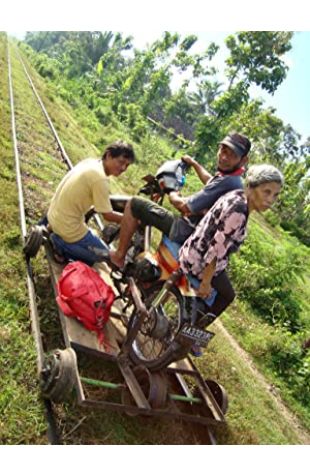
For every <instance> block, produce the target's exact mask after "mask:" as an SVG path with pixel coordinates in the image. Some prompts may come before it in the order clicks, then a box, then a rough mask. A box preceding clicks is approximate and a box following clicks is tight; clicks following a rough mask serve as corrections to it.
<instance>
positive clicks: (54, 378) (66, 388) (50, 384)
mask: <svg viewBox="0 0 310 475" xmlns="http://www.w3.org/2000/svg"><path fill="white" fill-rule="evenodd" d="M75 381H76V354H75V352H74V350H73V349H72V348H67V349H65V350H54V351H53V352H52V353H51V354H50V355H48V356H46V358H45V360H44V362H43V368H42V371H41V375H40V387H41V392H42V395H43V396H44V397H45V398H46V399H50V400H51V401H53V402H56V403H59V402H63V401H65V400H66V399H67V398H68V397H69V396H70V394H71V392H72V389H73V387H74V384H75Z"/></svg>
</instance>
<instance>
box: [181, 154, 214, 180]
mask: <svg viewBox="0 0 310 475" xmlns="http://www.w3.org/2000/svg"><path fill="white" fill-rule="evenodd" d="M181 160H183V162H185V163H187V164H188V165H189V166H191V167H193V168H194V170H195V172H196V173H197V175H198V177H199V179H200V181H201V182H202V183H203V184H204V185H206V184H207V183H208V181H209V180H210V179H211V178H212V175H211V174H210V173H209V172H207V170H206V169H205V168H204V167H203V166H202V165H200V163H198V162H196V160H195V159H194V158H192V157H190V156H189V155H184V157H181Z"/></svg>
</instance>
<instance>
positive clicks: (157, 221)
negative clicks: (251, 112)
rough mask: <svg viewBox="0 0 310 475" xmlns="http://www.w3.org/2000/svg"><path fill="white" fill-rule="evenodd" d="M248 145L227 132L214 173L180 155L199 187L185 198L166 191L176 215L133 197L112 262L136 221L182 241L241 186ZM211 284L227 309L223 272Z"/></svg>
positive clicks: (120, 257)
mask: <svg viewBox="0 0 310 475" xmlns="http://www.w3.org/2000/svg"><path fill="white" fill-rule="evenodd" d="M250 148H251V142H250V141H249V139H248V138H247V137H245V136H244V135H241V134H239V133H236V132H232V133H230V134H229V135H227V136H226V137H225V138H224V140H222V141H221V142H220V144H219V149H218V152H217V173H216V174H215V176H212V175H211V174H210V173H208V172H207V170H206V169H205V168H204V167H203V166H202V165H200V164H199V163H198V162H196V161H195V160H194V159H193V158H192V157H190V156H188V155H186V156H184V157H182V160H183V161H185V162H186V163H187V164H188V165H190V166H192V167H193V168H194V170H195V171H196V173H197V175H198V177H199V178H200V180H201V182H202V183H203V184H204V185H205V186H204V187H203V189H202V190H200V191H198V192H197V193H195V194H193V195H191V196H188V197H185V198H184V197H181V196H180V194H179V192H176V191H172V192H171V193H170V194H169V200H170V202H171V204H172V205H173V206H174V207H175V208H176V209H177V210H178V211H180V212H181V214H182V216H175V215H174V214H173V213H171V212H170V211H168V210H166V209H165V208H163V207H162V206H159V205H158V204H156V203H154V202H153V201H150V200H147V199H145V198H141V197H137V196H134V197H133V198H132V199H131V200H130V201H129V202H128V204H127V205H126V208H125V213H124V216H123V219H122V222H121V231H120V240H119V245H118V248H117V249H116V251H111V252H110V257H111V261H112V262H113V264H115V265H117V266H118V267H122V266H123V264H124V259H125V255H126V252H127V249H128V247H129V244H130V240H131V237H132V236H133V234H134V232H135V231H136V229H137V227H138V224H139V222H142V223H143V224H144V225H150V226H154V227H155V228H157V229H159V230H160V231H162V232H163V233H164V234H165V235H166V236H168V237H169V238H170V239H171V241H175V242H177V243H179V244H183V243H184V242H185V241H186V239H187V238H188V237H189V236H190V235H191V234H192V233H193V231H194V230H195V228H196V227H197V224H198V223H199V221H200V220H201V219H202V217H203V216H204V215H205V213H206V212H207V211H208V210H209V209H210V208H211V207H212V206H213V205H214V203H215V202H216V201H217V200H218V199H219V198H220V197H221V196H222V195H224V194H226V193H228V192H229V191H233V190H238V189H242V188H243V184H242V180H241V175H242V174H243V172H244V171H245V170H244V166H245V165H246V163H247V161H248V153H249V151H250ZM212 286H213V287H214V288H215V289H216V290H217V292H218V293H219V294H221V297H222V302H223V307H225V308H226V307H227V306H228V305H229V304H230V303H231V302H232V301H233V300H234V298H235V292H234V289H233V287H232V285H231V283H230V281H229V279H228V276H227V274H226V272H225V271H223V272H222V273H220V274H219V275H218V276H216V277H215V278H214V279H213V281H212Z"/></svg>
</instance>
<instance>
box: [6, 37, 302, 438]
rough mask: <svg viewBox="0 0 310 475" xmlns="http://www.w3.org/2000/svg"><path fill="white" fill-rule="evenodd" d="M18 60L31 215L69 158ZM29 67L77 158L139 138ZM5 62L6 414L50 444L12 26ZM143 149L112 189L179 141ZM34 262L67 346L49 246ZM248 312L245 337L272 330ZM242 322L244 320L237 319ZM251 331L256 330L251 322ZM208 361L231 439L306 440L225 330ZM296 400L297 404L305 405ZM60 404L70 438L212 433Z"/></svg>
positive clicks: (46, 317) (111, 375)
mask: <svg viewBox="0 0 310 475" xmlns="http://www.w3.org/2000/svg"><path fill="white" fill-rule="evenodd" d="M12 64H13V74H14V93H15V95H16V107H17V120H18V135H19V145H20V152H21V156H22V159H23V160H22V164H23V165H22V172H23V177H24V178H25V179H26V184H27V191H26V193H25V198H26V200H27V203H28V207H29V208H31V209H33V210H34V211H33V212H32V214H31V215H30V217H29V222H28V224H30V223H31V222H34V221H36V220H37V218H38V217H39V216H40V215H41V214H42V213H43V212H44V210H46V208H47V206H48V203H49V200H50V198H51V196H52V193H53V191H54V189H55V187H56V184H57V183H58V182H59V180H60V179H61V177H62V175H63V173H64V171H65V166H64V165H63V164H62V163H61V162H59V161H55V160H54V159H53V157H54V155H55V145H54V143H53V139H52V137H51V135H50V133H49V130H48V129H47V128H46V125H45V122H44V119H43V116H42V113H41V112H40V109H39V107H38V105H37V103H36V100H35V99H34V98H33V97H32V95H31V93H30V91H29V89H28V87H29V86H28V83H27V80H26V79H25V78H24V75H23V70H22V68H21V66H20V65H19V63H18V61H17V60H16V58H15V56H14V57H13V60H12ZM28 67H29V70H30V72H31V75H32V78H33V80H34V82H35V84H36V86H37V87H38V90H39V93H40V94H41V96H42V99H43V102H44V104H45V105H46V107H47V110H48V112H49V114H50V116H51V118H52V120H53V121H54V125H55V126H56V129H57V131H58V133H59V135H60V138H61V140H62V141H63V145H64V146H65V149H66V151H67V153H68V155H69V157H70V158H71V160H72V161H73V162H74V163H76V162H77V161H79V160H80V159H82V158H84V157H87V156H100V154H101V152H102V150H103V148H104V146H105V145H107V144H108V143H109V142H111V141H113V140H115V139H116V138H120V137H121V138H123V139H125V140H128V141H131V140H130V134H129V132H128V130H126V128H124V127H123V126H121V125H120V124H117V122H116V121H114V126H113V127H112V126H105V127H103V126H101V125H100V123H99V122H98V121H97V119H96V118H95V117H94V116H93V114H92V112H91V111H89V110H86V109H85V107H83V106H82V105H81V106H77V107H76V108H75V109H74V110H72V108H71V107H70V106H69V105H67V104H66V103H64V102H63V101H62V100H61V99H60V97H59V95H57V87H56V86H55V85H53V84H52V83H49V82H44V81H43V80H42V79H41V78H40V76H39V75H38V74H37V73H36V72H35V71H34V70H33V69H32V68H30V66H29V65H28ZM0 68H1V71H3V74H2V75H1V77H0V91H1V95H0V124H1V134H0V137H1V138H0V158H1V165H2V166H1V170H0V187H1V188H0V189H1V195H0V204H1V206H0V213H1V215H0V217H1V220H0V226H1V228H0V229H1V232H0V244H1V246H0V249H1V251H0V266H1V274H0V302H1V304H0V305H1V307H0V313H1V322H0V376H1V379H0V384H1V390H0V412H1V414H3V417H2V418H1V422H0V440H1V442H2V443H6V444H22V443H24V444H33V443H47V440H46V437H45V430H46V427H45V421H44V418H43V406H42V403H41V401H40V395H39V391H38V385H37V378H36V352H35V348H34V343H33V339H32V336H31V329H30V322H29V315H28V297H27V290H26V273H25V266H24V262H23V258H22V253H21V240H20V236H19V234H20V232H19V215H18V202H17V190H16V185H15V169H14V159H13V150H12V143H11V132H10V111H9V106H8V90H7V76H6V72H7V66H6V50H5V37H4V35H2V36H1V37H0ZM135 148H136V150H137V155H138V162H139V163H138V164H137V165H134V166H132V167H130V168H129V170H128V174H126V176H124V177H123V178H122V179H121V180H118V181H116V180H114V181H113V183H112V190H113V191H115V192H116V191H123V192H125V193H133V192H136V190H137V189H138V188H139V187H140V186H141V177H142V176H144V175H145V174H147V173H152V172H154V171H155V170H156V168H157V167H158V165H159V163H161V162H162V161H163V159H166V158H168V157H170V156H171V155H172V148H171V146H170V145H169V143H167V141H166V140H164V139H162V138H160V137H158V136H156V135H151V134H150V135H149V136H147V137H145V138H143V139H142V141H141V142H140V143H139V144H135ZM192 180H194V179H190V180H189V188H188V191H189V190H192V189H194V188H197V184H196V183H195V182H194V181H192ZM34 267H35V275H36V289H37V293H38V297H39V299H38V307H39V312H40V319H41V325H42V330H43V333H44V344H45V346H46V348H47V349H48V350H51V349H53V348H56V347H58V346H61V345H62V342H61V332H60V325H59V323H58V322H57V312H56V304H55V301H54V296H53V293H52V289H51V285H50V282H49V275H48V270H47V266H46V262H45V260H44V259H43V254H40V255H39V257H38V258H37V259H35V261H34ZM236 312H237V311H236ZM238 315H239V313H238ZM245 315H246V316H247V317H246V318H245V320H244V327H243V326H242V325H241V324H240V329H239V330H238V323H239V320H238V318H237V317H236V315H235V314H234V312H231V313H229V314H227V315H225V318H224V321H225V324H227V325H228V327H231V328H232V332H233V333H234V334H235V335H236V336H238V334H239V333H240V334H241V337H242V329H243V328H245V327H246V325H250V326H251V331H252V330H253V331H254V330H255V331H257V334H258V335H260V334H261V335H262V334H263V332H264V330H265V326H264V325H262V326H261V327H260V326H256V325H255V316H251V317H250V316H249V317H248V310H246V312H245ZM240 318H241V317H240ZM233 321H235V326H234V325H233V324H232V323H231V322H233ZM230 323H231V324H230ZM268 328H269V327H266V329H268ZM243 333H244V335H246V331H245V330H244V331H243ZM241 337H240V339H241ZM261 339H262V338H261ZM246 343H247V348H249V351H253V348H254V345H253V343H251V341H250V342H249V341H248V340H247V342H246ZM258 343H259V339H258V342H256V351H257V352H258V353H259V351H263V353H262V358H261V360H263V359H264V355H265V353H264V345H261V347H262V348H263V350H259V348H260V346H259V344H258ZM262 343H263V341H262ZM198 364H199V367H200V369H201V371H202V373H203V374H204V376H205V377H206V378H211V379H215V380H217V381H219V382H220V383H221V384H223V385H224V386H225V388H226V390H227V392H228V396H229V412H228V414H227V422H228V427H227V428H226V429H222V430H219V431H218V434H217V436H218V439H219V441H220V442H221V443H222V444H294V443H301V441H300V439H299V438H298V434H296V433H295V432H294V430H293V428H292V427H291V426H290V423H289V422H287V421H286V420H285V419H284V418H283V417H282V415H281V413H280V412H279V409H278V408H277V406H276V405H275V403H274V401H273V398H272V395H271V394H269V393H268V392H266V390H265V389H263V388H262V387H261V386H260V384H259V383H258V382H257V381H255V380H253V376H252V373H251V372H250V371H249V370H248V368H247V366H246V365H245V364H244V362H243V361H242V359H240V357H239V356H237V355H236V353H235V351H234V350H233V349H232V348H231V347H230V345H229V344H228V343H227V341H226V339H225V338H224V337H223V336H222V335H221V334H220V332H219V333H218V334H217V336H216V338H215V339H214V340H213V341H212V343H211V345H210V348H209V350H208V351H207V352H206V354H205V356H204V357H203V358H202V359H201V360H199V361H198ZM80 365H81V371H82V372H85V374H86V373H88V372H89V371H91V372H92V374H93V376H94V377H98V378H102V379H104V380H107V379H108V380H116V379H117V378H119V374H118V371H117V370H116V369H115V367H114V366H112V365H111V364H107V363H106V364H104V365H100V366H98V364H97V362H93V361H90V360H87V361H81V363H80ZM260 367H261V369H262V371H266V372H268V371H267V369H266V366H264V365H263V364H261V366H260ZM268 375H269V373H268ZM271 377H272V375H271ZM292 407H293V409H296V406H292ZM56 412H57V416H58V421H59V426H60V431H61V434H62V436H63V438H64V442H65V443H67V444H74V443H75V444H79V443H84V444H195V443H200V444H201V443H205V440H206V437H205V433H204V432H203V430H202V429H201V428H200V429H198V428H197V427H194V426H190V425H189V424H185V423H182V422H180V421H176V420H174V421H173V422H171V420H164V419H163V420H160V419H149V418H129V417H126V416H123V415H119V414H117V413H112V412H109V411H91V410H86V409H83V410H82V409H81V408H80V407H79V406H78V405H77V403H76V401H75V399H74V398H72V400H71V401H69V402H68V403H66V404H61V405H58V406H57V408H56ZM296 412H297V409H296ZM300 414H301V413H300ZM270 421H272V422H270Z"/></svg>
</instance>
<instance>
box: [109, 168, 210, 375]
mask: <svg viewBox="0 0 310 475" xmlns="http://www.w3.org/2000/svg"><path fill="white" fill-rule="evenodd" d="M187 168H188V165H187V164H186V163H185V162H183V161H182V160H171V161H167V162H165V163H164V164H163V165H162V166H161V167H160V168H159V169H158V170H157V172H156V174H155V175H154V176H153V175H147V176H145V177H144V178H143V179H144V181H145V184H144V185H143V187H142V188H141V189H140V190H139V194H143V195H146V196H148V197H149V198H150V199H153V200H156V202H158V203H159V204H162V202H163V200H164V197H165V196H166V195H167V194H169V193H170V192H171V191H179V190H180V189H181V188H182V187H183V186H184V184H185V173H186V170H187ZM110 199H111V203H112V207H113V209H114V210H115V211H119V212H124V209H125V206H126V204H127V202H128V200H129V199H130V197H128V196H123V195H112V196H110ZM119 231H120V226H117V225H115V224H111V225H107V226H105V227H104V229H103V230H102V238H103V240H104V241H105V242H106V243H107V244H108V245H109V246H110V249H111V248H113V247H114V246H115V245H116V244H117V240H118V237H119ZM151 238H152V229H151V227H150V226H142V225H140V227H139V228H138V230H137V231H136V233H135V234H134V236H133V238H132V241H131V244H130V247H129V249H128V252H127V255H126V259H125V265H124V267H123V268H122V269H118V268H115V267H114V266H113V265H112V264H111V262H110V261H109V260H108V259H107V256H106V255H105V256H103V259H102V260H104V261H106V262H107V263H108V265H110V268H111V272H110V276H111V279H112V281H113V284H114V287H115V288H116V289H117V292H118V298H119V299H121V300H122V302H123V303H124V308H123V315H124V314H126V315H128V314H129V317H126V318H125V319H123V322H124V324H125V325H126V327H127V335H126V338H125V341H124V345H123V352H127V353H128V355H129V357H130V359H131V360H132V361H133V363H134V364H137V365H140V364H142V365H144V366H145V367H147V368H148V369H149V370H153V371H157V370H160V369H162V368H164V367H167V366H168V365H169V364H171V363H172V362H174V361H177V360H179V359H182V358H184V357H186V356H187V354H188V353H189V351H190V349H191V348H192V346H193V344H196V345H199V346H203V347H205V346H207V344H208V343H209V341H210V340H211V338H212V337H213V336H214V333H212V332H210V331H207V330H205V326H207V325H208V324H210V323H212V321H213V320H212V318H211V317H210V316H209V315H208V313H207V311H208V310H207V309H208V305H211V304H212V301H213V299H214V298H215V294H216V292H215V291H213V293H212V294H211V296H210V298H208V299H205V300H203V299H201V298H199V297H197V296H196V293H195V288H198V286H199V282H198V280H196V279H192V278H191V279H190V278H188V277H187V276H185V275H184V274H183V272H182V271H181V269H180V266H179V263H178V250H179V248H180V245H179V244H177V243H174V242H172V241H170V240H169V238H168V237H167V236H163V237H162V239H161V241H160V243H159V245H158V246H157V247H156V250H155V251H152V250H151ZM198 316H200V318H197V317H198Z"/></svg>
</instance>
